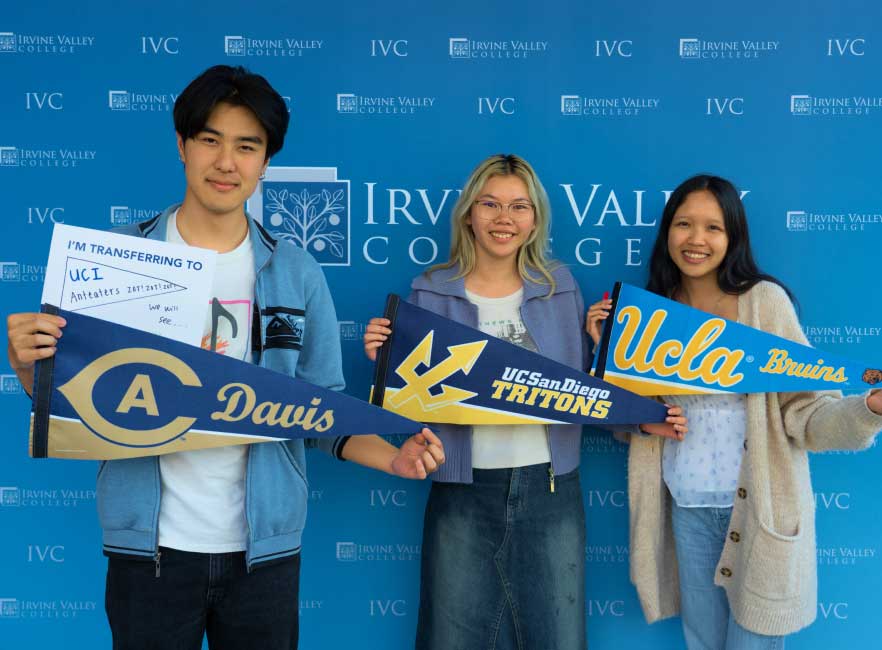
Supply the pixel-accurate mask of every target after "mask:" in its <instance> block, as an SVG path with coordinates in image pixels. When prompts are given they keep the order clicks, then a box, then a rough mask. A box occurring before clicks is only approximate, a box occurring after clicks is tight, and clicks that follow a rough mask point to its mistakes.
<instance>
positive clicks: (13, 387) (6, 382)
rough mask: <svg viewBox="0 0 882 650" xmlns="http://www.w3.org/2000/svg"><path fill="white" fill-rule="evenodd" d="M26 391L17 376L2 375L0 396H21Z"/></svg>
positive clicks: (0, 378) (0, 376)
mask: <svg viewBox="0 0 882 650" xmlns="http://www.w3.org/2000/svg"><path fill="white" fill-rule="evenodd" d="M22 393H24V389H23V388H22V387H21V382H20V381H19V380H18V377H17V376H16V375H0V395H21V394H22Z"/></svg>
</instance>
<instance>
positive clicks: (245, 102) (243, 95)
mask: <svg viewBox="0 0 882 650" xmlns="http://www.w3.org/2000/svg"><path fill="white" fill-rule="evenodd" d="M220 103H224V104H229V105H231V106H244V107H245V108H247V109H248V110H250V111H251V112H252V113H254V116H255V117H256V118H257V121H258V122H260V124H261V126H262V127H263V128H264V130H265V131H266V137H267V143H266V157H267V159H269V158H271V157H272V156H274V155H275V154H276V153H277V152H278V151H279V150H280V149H281V148H282V145H283V144H284V143H285V133H286V132H287V131H288V119H289V116H288V107H287V106H286V105H285V100H284V99H282V96H281V95H279V93H277V92H276V91H275V89H274V88H273V87H272V86H270V84H269V82H268V81H267V80H266V79H264V78H263V77H261V76H260V75H259V74H254V73H253V72H249V71H248V70H246V69H245V68H243V67H242V66H236V67H233V66H229V65H216V66H212V67H211V68H208V70H206V71H205V72H203V73H202V74H201V75H199V76H198V77H196V78H195V79H194V80H193V81H191V82H190V84H189V85H188V86H187V87H186V88H184V92H182V93H181V94H180V95H179V96H178V99H177V100H176V101H175V109H174V120H175V131H177V132H178V134H179V135H180V136H181V137H182V138H183V139H184V140H187V139H189V138H192V137H193V136H195V135H196V134H197V133H199V132H200V131H202V129H204V128H205V123H206V122H207V121H208V118H209V116H210V115H211V112H212V111H213V110H214V109H215V107H216V106H217V105H218V104H220Z"/></svg>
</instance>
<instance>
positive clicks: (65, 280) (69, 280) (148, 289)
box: [42, 224, 217, 345]
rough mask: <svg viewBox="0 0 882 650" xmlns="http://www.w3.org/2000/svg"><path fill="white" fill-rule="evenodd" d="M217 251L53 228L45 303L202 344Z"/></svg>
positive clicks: (44, 286)
mask: <svg viewBox="0 0 882 650" xmlns="http://www.w3.org/2000/svg"><path fill="white" fill-rule="evenodd" d="M216 257H217V253H215V252H214V251H211V250H206V249H204V248H195V247H192V246H184V245H181V244H169V243H167V242H162V241H155V240H152V239H144V238H141V237H130V236H128V235H119V234H116V233H110V232H103V231H100V230H92V229H89V228H78V227H76V226H68V225H64V224H56V225H55V228H54V230H53V231H52V243H51V245H50V248H49V263H48V264H47V266H46V279H45V281H44V283H43V297H42V302H43V303H44V304H47V303H48V304H50V305H54V306H56V307H59V308H61V309H65V310H67V311H76V312H80V313H83V314H86V315H87V316H94V317H95V318H101V319H102V320H107V321H111V322H113V323H118V324H120V325H126V326H128V327H133V328H135V329H139V330H143V331H145V332H150V333H152V334H159V335H160V336H165V337H167V338H170V339H175V340H177V341H182V342H184V343H189V344H191V345H199V344H200V341H201V339H202V334H203V329H204V325H205V314H206V310H207V305H208V304H209V302H210V294H211V281H212V278H213V276H214V264H215V259H216Z"/></svg>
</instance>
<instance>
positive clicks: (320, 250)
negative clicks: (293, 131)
mask: <svg viewBox="0 0 882 650" xmlns="http://www.w3.org/2000/svg"><path fill="white" fill-rule="evenodd" d="M349 205H350V202H349V181H348V180H344V179H338V178H337V168H336V167H269V168H267V170H266V177H265V178H264V180H263V181H261V182H260V184H259V185H258V187H257V190H255V192H254V194H252V195H251V198H250V199H248V212H249V214H251V216H253V217H254V218H255V219H257V220H258V221H259V222H261V223H262V224H263V227H264V228H266V229H267V230H268V231H269V232H270V233H271V234H272V236H273V237H277V238H279V239H283V240H285V241H288V242H291V243H292V244H294V245H295V246H299V247H300V248H303V249H305V250H307V251H309V253H310V254H311V255H312V256H313V257H315V259H316V260H317V261H318V262H319V264H322V265H323V266H349V265H350V255H349V243H350V217H349V215H350V212H349Z"/></svg>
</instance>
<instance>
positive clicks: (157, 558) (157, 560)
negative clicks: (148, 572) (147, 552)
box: [153, 549, 162, 578]
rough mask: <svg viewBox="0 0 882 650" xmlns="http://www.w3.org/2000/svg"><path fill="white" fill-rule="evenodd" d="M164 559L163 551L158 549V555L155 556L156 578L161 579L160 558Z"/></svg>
mask: <svg viewBox="0 0 882 650" xmlns="http://www.w3.org/2000/svg"><path fill="white" fill-rule="evenodd" d="M161 557H162V551H160V550H159V549H156V555H154V556H153V561H154V562H155V563H156V577H157V578H158V577H159V558H161Z"/></svg>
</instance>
